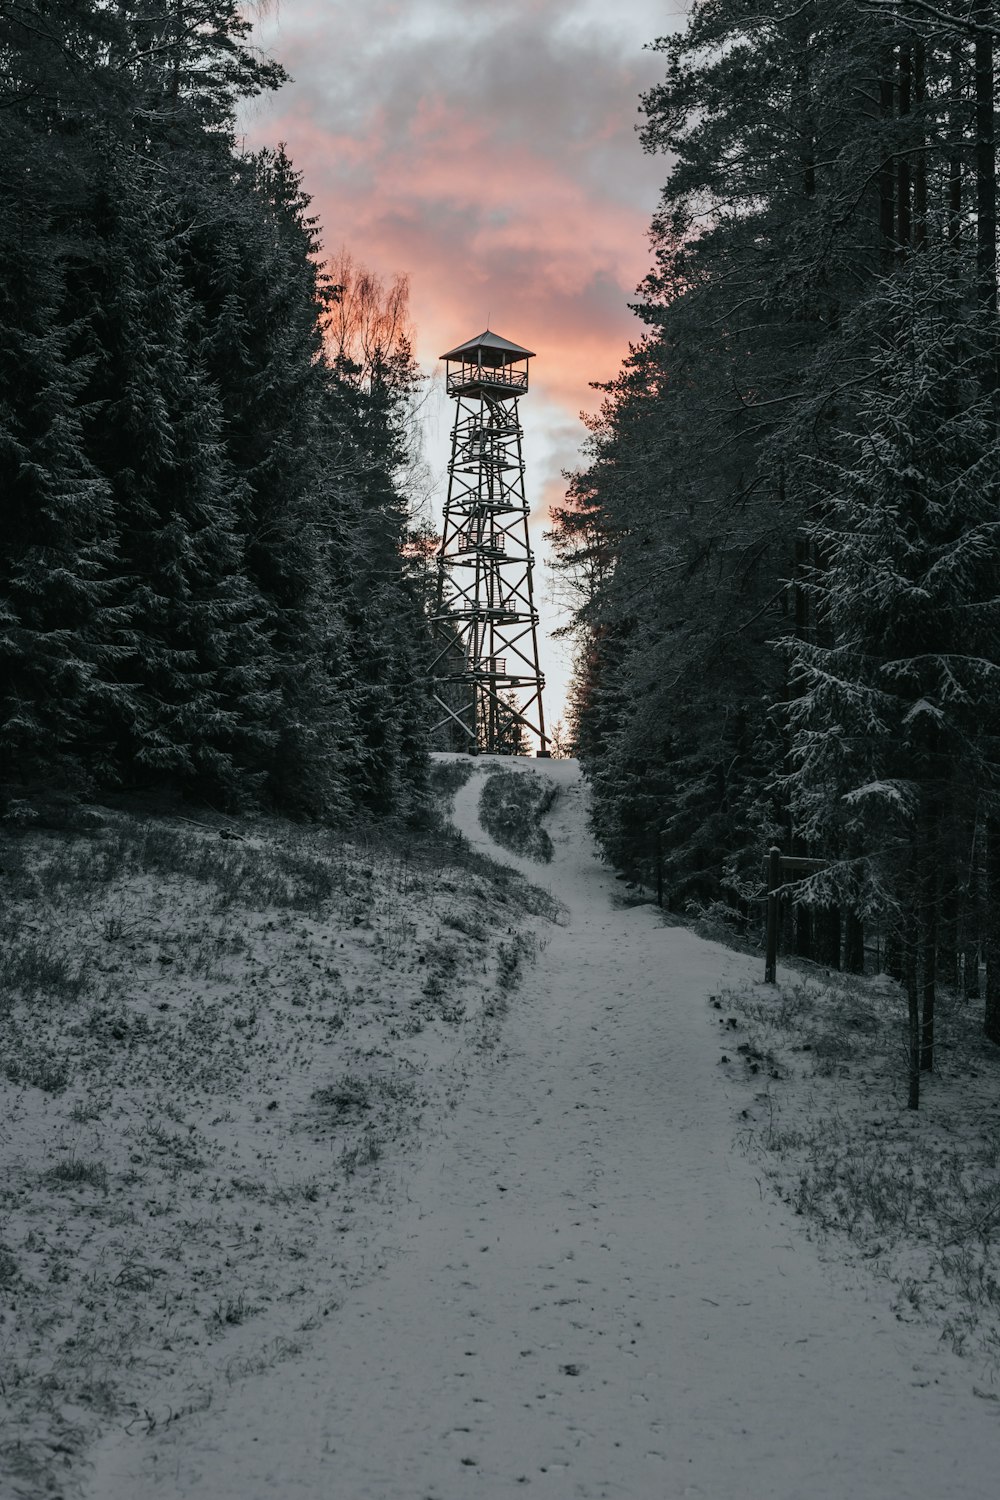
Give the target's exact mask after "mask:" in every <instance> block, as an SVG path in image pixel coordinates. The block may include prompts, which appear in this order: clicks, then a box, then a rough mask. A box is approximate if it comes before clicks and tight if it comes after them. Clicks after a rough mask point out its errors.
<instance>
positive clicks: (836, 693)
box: [786, 256, 1000, 1106]
mask: <svg viewBox="0 0 1000 1500" xmlns="http://www.w3.org/2000/svg"><path fill="white" fill-rule="evenodd" d="M950 269H951V268H950V267H949V266H948V265H947V264H946V263H945V262H943V260H942V258H941V257H928V256H925V257H920V258H918V259H915V260H914V261H913V262H912V264H911V266H910V268H909V270H908V272H907V274H906V275H905V276H897V277H895V278H891V279H889V280H888V281H886V282H885V283H884V284H883V285H882V286H881V287H880V289H879V292H878V294H877V296H876V297H875V298H873V299H871V301H870V302H869V303H868V304H866V305H865V306H864V307H863V308H862V309H860V310H859V312H858V314H857V317H858V319H859V321H863V322H864V324H865V325H866V326H867V327H876V328H878V330H879V334H880V342H879V347H878V350H877V352H876V354H875V355H874V356H873V361H872V371H871V379H870V384H869V385H868V387H867V388H866V391H865V395H864V397H863V399H862V401H861V403H860V406H859V412H858V418H857V427H856V429H855V431H854V432H853V433H852V435H851V436H850V438H849V439H848V440H847V441H849V451H850V460H851V461H850V462H840V463H833V464H829V465H822V466H816V467H815V470H814V472H815V474H816V513H817V515H816V519H815V520H814V521H813V522H812V523H811V524H810V525H809V527H808V528H807V535H808V537H809V539H810V541H811V543H812V545H813V547H814V549H815V553H816V556H817V557H818V558H819V559H820V562H819V564H818V566H817V567H816V568H815V569H814V571H813V573H812V575H811V577H810V578H809V580H808V581H807V583H806V585H805V586H806V588H807V591H808V593H809V596H810V599H811V601H812V604H813V608H814V610H815V614H816V621H817V638H816V639H815V640H813V641H805V640H802V639H794V638H792V639H789V640H787V642H786V649H787V651H788V653H789V657H790V660H791V667H792V670H791V680H792V684H793V693H794V696H793V699H792V702H791V703H790V705H789V718H790V723H791V725H792V730H793V740H792V762H793V771H792V774H791V776H790V778H789V780H788V790H789V793H790V796H791V802H792V810H793V813H794V815H795V817H796V819H797V822H798V826H799V827H800V829H801V830H802V831H803V833H804V834H805V836H806V837H809V838H811V839H815V840H816V841H817V843H818V844H819V845H820V846H821V847H823V848H824V849H825V850H827V851H829V852H831V853H833V854H835V855H838V856H839V859H838V860H837V862H836V863H835V864H834V865H833V867H832V870H831V873H830V874H829V875H828V876H826V877H823V878H817V879H816V880H815V881H814V884H815V885H816V886H817V887H819V886H826V887H828V892H829V894H832V895H834V896H849V897H850V899H852V900H856V899H857V897H858V893H859V892H860V893H861V894H862V897H863V900H864V902H865V904H866V905H867V907H868V909H869V910H873V911H876V912H879V913H881V914H883V915H885V916H887V917H888V918H889V919H890V920H891V921H892V922H893V924H894V925H895V928H896V931H897V937H898V941H899V944H900V946H901V949H902V951H903V953H904V957H905V964H904V971H905V978H906V983H907V988H908V991H909V996H910V1006H911V1103H912V1104H913V1105H914V1106H915V1105H916V1102H917V1098H918V1092H919V1072H920V1069H921V1066H923V1067H925V1068H926V1067H928V1066H930V1064H931V1062H932V1061H933V1009H934V975H935V954H936V947H937V937H936V933H935V930H934V929H935V923H936V915H937V910H938V903H939V897H940V894H941V890H942V882H946V883H947V884H950V885H952V886H956V885H958V886H960V885H961V884H962V883H963V880H964V879H965V878H966V872H965V871H963V870H962V869H961V868H960V867H956V862H957V860H958V859H959V857H960V856H959V851H960V850H962V849H963V848H964V849H966V850H967V849H968V848H969V846H970V843H971V838H970V830H971V827H972V826H973V824H974V822H975V820H976V818H977V816H979V814H980V813H981V811H982V810H983V809H984V808H991V807H992V806H993V805H995V800H996V796H997V791H998V788H1000V740H998V737H997V731H998V727H1000V724H998V714H997V705H998V702H1000V601H998V600H997V597H996V578H997V576H998V574H1000V527H998V524H997V520H996V513H995V512H996V506H995V494H996V485H997V477H996V476H997V473H998V464H1000V448H998V442H997V436H996V428H995V423H994V420H993V415H992V409H991V408H992V403H991V399H990V397H989V395H988V394H987V393H984V392H983V390H982V387H981V383H980V381H979V370H978V366H979V350H980V349H981V347H982V331H981V316H982V315H981V314H979V313H977V311H976V309H975V306H974V304H970V302H969V300H968V298H967V297H966V296H965V295H964V294H963V290H962V288H961V286H956V283H955V280H954V278H953V277H952V275H951V274H950ZM918 985H919V986H921V987H922V989H921V993H922V1007H921V1009H920V1011H919V1013H918V996H917V989H918Z"/></svg>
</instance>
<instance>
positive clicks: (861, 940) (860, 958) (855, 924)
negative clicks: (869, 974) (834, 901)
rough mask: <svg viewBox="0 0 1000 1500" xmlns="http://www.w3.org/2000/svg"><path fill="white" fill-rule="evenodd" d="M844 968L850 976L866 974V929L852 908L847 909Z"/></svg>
mask: <svg viewBox="0 0 1000 1500" xmlns="http://www.w3.org/2000/svg"><path fill="white" fill-rule="evenodd" d="M844 968H845V969H846V970H847V972H848V974H863V973H864V972H865V927H864V923H863V922H862V920H861V918H860V917H859V916H858V914H857V912H856V911H854V910H853V908H852V907H848V908H847V919H846V921H845V923H844Z"/></svg>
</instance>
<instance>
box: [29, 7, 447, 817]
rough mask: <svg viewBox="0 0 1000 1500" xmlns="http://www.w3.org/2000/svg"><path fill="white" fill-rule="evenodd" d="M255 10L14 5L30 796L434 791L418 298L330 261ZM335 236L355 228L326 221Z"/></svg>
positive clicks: (222, 798)
mask: <svg viewBox="0 0 1000 1500" xmlns="http://www.w3.org/2000/svg"><path fill="white" fill-rule="evenodd" d="M284 77H285V74H284V72H283V70H282V68H281V66H280V65H278V64H277V63H275V62H273V61H271V60H269V59H267V58H266V57H263V56H262V55H260V53H259V52H258V51H257V50H256V49H255V48H254V47H253V46H252V34H251V25H250V22H249V21H248V19H247V18H246V15H245V8H244V7H242V6H241V5H239V4H238V3H237V0H114V3H113V4H112V3H108V0H5V3H4V4H3V6H2V7H0V493H2V495H3V497H4V498H3V520H4V524H3V532H2V537H3V539H2V543H0V754H2V765H0V796H2V799H3V805H4V808H5V810H6V811H7V813H8V815H14V814H15V813H16V810H17V807H18V806H19V805H22V804H27V803H30V801H31V799H32V798H37V796H38V795H39V793H40V791H42V792H44V793H45V794H46V795H48V794H51V793H52V792H53V790H55V791H57V792H59V793H60V794H61V795H63V796H64V797H69V798H72V797H80V796H94V795H101V794H106V793H108V792H121V793H125V794H131V793H135V792H145V793H148V792H149V791H150V790H156V791H157V793H159V794H162V793H166V794H167V795H172V796H175V797H181V798H196V799H200V800H201V801H202V802H205V803H209V804H212V805H215V806H218V807H220V808H226V809H230V810H231V809H241V808H253V807H265V808H267V807H270V808H275V809H277V810H279V811H281V812H284V813H286V814H291V815H293V816H307V817H314V818H321V819H323V820H327V821H336V820H338V819H343V818H350V817H353V816H358V815H360V816H365V815H371V814H394V815H396V814H398V815H402V816H406V815H408V814H410V813H412V812H414V811H415V810H417V809H419V807H420V805H421V800H422V798H423V797H424V795H425V783H426V769H427V750H426V745H425V740H424V732H423V717H424V715H423V711H422V700H421V696H420V691H421V690H420V688H419V675H420V674H419V672H418V671H417V669H416V659H417V653H418V652H419V649H420V641H421V636H422V631H423V629H424V626H423V614H422V610H421V605H420V597H419V591H418V590H417V588H416V586H415V584H414V581H413V580H412V579H410V578H409V577H407V576H406V563H405V561H404V558H403V551H404V548H403V543H404V539H405V535H406V529H407V525H408V516H407V505H406V496H405V494H404V493H403V489H404V485H403V483H402V477H401V476H403V475H404V472H405V467H406V463H407V458H408V446H409V443H410V430H409V428H410V411H411V402H412V395H413V390H414V386H415V382H416V378H417V375H416V367H415V363H414V360H413V356H412V352H411V348H410V343H409V336H408V323H407V314H406V286H405V282H402V281H399V282H397V283H395V284H393V285H391V286H386V285H384V284H382V283H381V282H380V281H379V279H378V278H377V277H375V276H373V275H372V274H370V273H368V272H367V271H365V270H364V268H363V267H362V266H361V265H358V264H355V263H354V262H353V261H352V259H351V257H350V255H349V254H342V255H341V256H340V257H339V259H338V260H337V261H336V262H335V263H334V264H332V265H331V264H330V263H328V262H327V261H325V260H324V258H323V255H322V253H321V245H320V239H319V235H320V226H319V225H318V224H317V222H316V220H315V218H314V217H313V216H312V215H311V214H310V208H309V197H308V195H307V193H306V192H305V191H304V189H303V186H302V183H301V180H300V175H299V173H298V172H297V171H296V169H295V167H294V165H293V164H292V162H291V161H290V160H289V158H288V156H287V154H286V152H285V151H284V150H283V149H282V148H280V147H278V148H276V149H273V150H264V151H260V152H258V153H255V154H253V153H247V152H246V151H244V150H242V149H240V148H239V147H238V144H237V138H236V135H235V120H236V111H237V107H238V105H239V104H240V102H241V101H242V100H246V99H251V98H253V97H255V96H257V95H260V94H262V93H267V92H269V91H272V90H274V89H277V88H278V87H280V85H281V84H282V82H283V80H284ZM325 230H327V231H329V233H330V234H331V235H335V233H336V225H328V226H325Z"/></svg>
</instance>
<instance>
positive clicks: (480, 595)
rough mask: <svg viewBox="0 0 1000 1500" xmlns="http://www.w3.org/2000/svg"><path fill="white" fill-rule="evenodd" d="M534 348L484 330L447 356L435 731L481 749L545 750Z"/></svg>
mask: <svg viewBox="0 0 1000 1500" xmlns="http://www.w3.org/2000/svg"><path fill="white" fill-rule="evenodd" d="M534 357H535V356H534V355H533V354H532V352H531V350H530V349H522V348H521V346H520V344H512V343H511V342H510V341H509V340H508V339H503V338H501V337H500V336H499V334H496V333H491V332H489V330H487V332H486V333H481V334H480V335H479V337H478V338H475V339H470V340H469V342H468V343H466V344H460V345H459V346H458V347H457V348H456V349H451V350H449V351H448V353H447V354H443V355H442V356H441V358H442V359H443V360H444V361H445V370H446V382H447V390H448V394H449V396H451V398H452V399H453V400H454V402H455V420H454V425H453V427H452V432H451V460H450V462H449V464H448V495H447V500H446V502H445V511H444V530H443V533H442V537H441V547H440V550H439V552H438V556H437V563H438V569H437V593H436V601H435V605H434V612H433V616H432V623H433V629H434V640H435V647H434V653H433V660H432V664H431V672H430V676H431V690H432V702H433V704H434V711H435V713H438V714H439V715H440V716H439V717H438V719H437V722H435V723H434V725H433V727H432V733H433V734H435V735H437V736H438V737H439V738H440V736H441V735H442V734H444V735H445V738H446V739H447V741H448V743H450V744H452V745H455V746H456V747H461V748H464V749H468V750H470V751H472V752H473V753H476V752H477V751H480V750H481V751H483V752H485V753H487V754H505V753H506V754H518V753H520V751H521V749H522V748H523V745H524V742H525V736H526V734H527V735H531V736H534V737H535V738H536V739H537V741H538V754H539V755H547V754H548V739H547V736H546V733H545V717H544V712H543V708H542V689H543V688H544V686H545V679H544V677H543V676H542V673H541V671H540V669H539V665H538V612H537V610H536V609H535V604H534V593H533V583H532V568H533V564H534V558H533V555H532V552H531V543H530V539H529V536H528V506H527V502H526V500H525V494H524V457H523V453H522V446H521V439H522V432H521V424H520V416H519V412H518V401H519V399H520V397H521V396H523V395H525V394H526V393H527V390H528V360H529V359H534Z"/></svg>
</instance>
